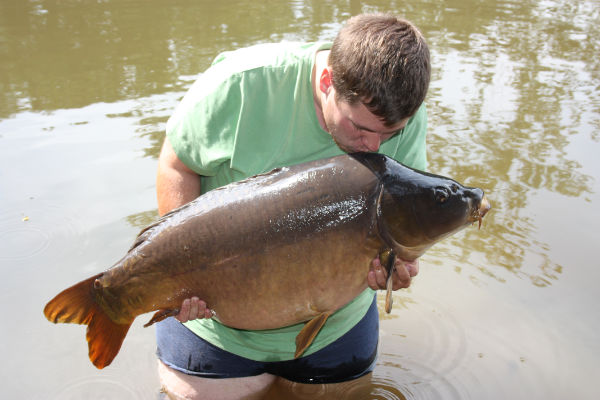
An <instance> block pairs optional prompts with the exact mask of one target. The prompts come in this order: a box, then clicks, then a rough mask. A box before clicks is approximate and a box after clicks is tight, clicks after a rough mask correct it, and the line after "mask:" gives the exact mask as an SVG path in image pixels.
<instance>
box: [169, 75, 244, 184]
mask: <svg viewBox="0 0 600 400" xmlns="http://www.w3.org/2000/svg"><path fill="white" fill-rule="evenodd" d="M235 79H236V77H235V76H229V77H227V78H222V77H221V76H219V72H218V71H217V70H216V69H211V68H209V69H208V70H207V71H206V72H204V73H203V74H202V75H201V76H200V77H199V78H198V80H197V81H196V82H195V83H194V84H193V85H192V87H191V88H190V89H189V91H188V92H187V93H186V95H185V96H184V98H183V99H182V101H181V102H180V103H179V105H178V106H177V108H176V109H175V112H174V113H173V115H172V116H171V118H169V120H168V122H167V129H166V132H167V137H168V138H169V141H170V142H171V145H172V146H173V149H174V150H175V153H176V154H177V156H178V157H179V159H180V160H181V161H182V162H183V163H184V164H185V165H186V166H188V167H189V168H190V169H192V170H193V171H195V172H196V173H197V174H199V175H203V176H214V175H215V174H216V173H217V171H218V169H219V167H220V166H221V165H222V164H224V163H227V162H228V161H229V160H230V159H231V156H232V153H233V147H234V141H235V137H234V135H233V134H232V132H235V131H236V129H235V126H236V124H237V116H238V115H239V109H240V106H241V96H240V93H239V86H238V85H236V84H235Z"/></svg>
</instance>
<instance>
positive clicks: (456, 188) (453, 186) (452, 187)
mask: <svg viewBox="0 0 600 400" xmlns="http://www.w3.org/2000/svg"><path fill="white" fill-rule="evenodd" d="M450 190H452V193H456V192H458V185H457V184H456V183H453V184H452V186H450Z"/></svg>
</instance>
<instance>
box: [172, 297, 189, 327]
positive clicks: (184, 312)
mask: <svg viewBox="0 0 600 400" xmlns="http://www.w3.org/2000/svg"><path fill="white" fill-rule="evenodd" d="M190 302H191V301H190V299H185V300H184V301H183V303H181V310H180V311H179V314H177V315H176V316H175V319H177V321H179V322H187V321H189V320H190Z"/></svg>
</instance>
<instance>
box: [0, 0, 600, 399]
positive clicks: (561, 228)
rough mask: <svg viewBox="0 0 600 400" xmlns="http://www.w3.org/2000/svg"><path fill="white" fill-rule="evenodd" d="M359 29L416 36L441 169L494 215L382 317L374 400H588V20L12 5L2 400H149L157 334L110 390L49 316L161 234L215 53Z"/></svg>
mask: <svg viewBox="0 0 600 400" xmlns="http://www.w3.org/2000/svg"><path fill="white" fill-rule="evenodd" d="M363 11H392V12H395V13H398V14H401V15H403V16H405V17H406V18H408V19H410V20H411V21H413V22H415V23H416V24H417V25H418V26H419V27H420V28H421V30H422V31H423V33H424V34H425V36H426V37H427V39H428V42H429V44H430V48H431V52H432V62H433V79H432V83H431V89H430V92H429V95H428V98H427V104H428V109H429V141H428V154H429V160H430V162H429V170H430V171H431V172H435V173H440V174H445V175H448V176H451V177H453V178H455V179H457V180H459V181H463V182H466V183H467V184H470V185H474V186H479V187H482V188H483V189H484V190H485V191H486V192H487V193H488V196H489V198H490V201H491V202H492V205H493V210H492V211H491V212H490V213H489V214H488V216H487V217H486V218H485V221H484V225H483V227H482V229H481V230H477V228H476V227H475V226H474V227H472V228H470V229H467V230H466V231H464V232H462V233H460V234H458V235H456V236H454V237H452V238H450V239H448V240H446V241H445V242H442V243H440V244H439V245H437V246H435V247H434V248H433V249H432V250H431V251H430V252H429V253H427V254H426V255H425V256H424V257H423V258H422V261H421V272H420V274H419V276H418V277H417V278H416V279H415V281H414V283H413V285H412V286H411V288H410V289H408V290H403V291H399V292H397V293H396V294H395V309H394V310H393V312H392V314H391V315H389V316H388V315H385V314H382V322H381V345H380V355H379V359H378V364H377V367H376V369H375V372H374V374H373V377H372V381H371V383H370V386H369V388H368V392H369V393H371V394H370V397H372V398H380V399H394V398H406V399H505V398H513V399H532V398H544V399H564V398H574V399H592V398H596V396H594V395H597V389H596V388H597V383H596V381H595V378H596V377H597V376H599V373H600V369H599V368H598V366H597V358H598V357H599V356H600V345H599V344H598V340H597V337H596V336H597V335H596V332H598V330H600V312H599V311H600V310H599V309H598V304H599V303H600V302H599V300H600V298H599V295H598V294H597V290H596V288H595V286H596V282H598V281H599V280H600V272H598V271H600V269H599V268H598V261H597V251H596V250H597V246H598V233H597V232H598V230H599V228H600V212H599V211H598V209H599V207H598V206H599V205H600V196H599V194H598V193H599V189H600V185H599V178H600V162H599V161H598V159H599V158H598V154H600V79H599V78H600V77H599V75H600V66H599V61H598V54H600V29H599V28H598V26H599V25H600V7H598V3H597V2H596V1H593V0H588V1H578V2H570V1H566V0H557V1H532V0H525V1H519V2H517V1H489V0H488V1H477V0H451V1H445V2H438V1H402V2H400V1H365V2H359V1H352V0H347V1H323V0H320V1H310V0H304V1H300V0H298V1H291V0H290V1H265V2H250V1H239V0H238V1H227V2H211V1H191V0H176V1H170V2H162V1H155V0H149V1H134V0H127V1H111V0H104V1H97V2H92V1H74V0H73V1H50V0H46V1H44V0H38V1H34V0H31V1H22V0H7V1H3V2H1V3H0V59H1V60H2V61H1V62H0V206H1V207H0V268H1V271H2V273H3V279H2V283H0V285H1V288H2V290H1V291H0V311H1V312H2V314H3V315H4V321H5V322H4V323H3V329H1V330H0V335H1V339H2V340H0V342H1V343H2V349H3V354H4V355H5V362H4V363H2V366H1V367H0V374H1V376H3V377H4V378H5V379H4V385H3V397H6V398H16V399H18V398H32V399H48V398H52V399H79V398H107V399H135V398H140V399H147V398H157V397H158V389H159V385H158V381H157V376H156V368H155V362H156V361H155V356H154V346H155V345H154V332H153V330H152V329H144V328H142V326H141V325H142V324H143V323H144V322H146V320H145V318H140V320H139V321H136V322H135V324H134V326H133V327H132V329H131V331H130V333H129V335H128V336H127V339H126V340H125V343H124V345H123V349H122V350H121V353H120V354H119V356H118V357H117V358H116V359H115V361H114V362H113V364H112V365H111V366H110V367H108V368H106V369H104V370H102V371H98V370H96V369H95V368H94V367H93V366H92V365H91V364H90V363H89V361H88V359H87V346H86V343H85V339H84V331H85V329H84V328H83V327H81V326H69V325H61V326H54V325H52V324H49V323H48V322H47V321H46V320H45V318H44V317H43V315H42V308H43V306H44V304H45V303H46V302H47V301H48V300H49V299H50V298H51V297H52V296H54V295H55V294H56V293H57V292H58V291H59V290H61V289H63V288H64V287H65V286H66V285H69V284H72V283H74V282H76V281H78V280H80V279H83V278H86V277H88V276H90V275H91V274H93V273H97V272H98V271H101V270H103V269H106V268H108V267H110V266H111V265H112V264H113V263H114V262H115V261H117V260H118V259H119V258H120V257H121V256H122V254H123V253H124V252H125V251H126V250H127V248H128V247H129V246H130V244H131V243H132V241H133V238H134V236H135V234H136V233H137V231H138V230H139V229H140V228H141V227H142V226H144V225H146V224H147V223H149V222H150V221H152V220H153V219H154V218H155V217H156V201H155V197H154V177H155V170H156V158H157V155H158V151H159V148H160V144H161V142H162V139H163V137H164V128H165V123H166V120H167V119H168V117H169V115H170V114H171V113H172V111H173V109H174V107H175V106H176V104H177V102H178V101H179V99H180V98H181V97H182V96H183V94H184V93H185V90H186V89H187V88H188V87H189V86H190V85H191V83H192V82H193V81H194V79H195V78H196V77H197V76H198V75H199V74H200V73H201V72H202V70H204V69H205V68H206V67H207V66H208V65H209V63H210V61H211V60H212V58H213V57H214V56H215V55H216V54H217V53H218V52H220V51H223V50H230V49H233V48H237V47H241V46H246V45H251V44H255V43H262V42H271V41H282V40H288V41H289V40H302V41H314V40H331V39H332V38H333V37H334V35H335V33H336V32H337V30H338V29H339V27H340V24H341V23H342V22H343V21H344V20H345V19H347V18H348V17H349V16H351V15H354V14H357V13H359V12H363ZM352 393H354V394H356V393H359V391H352V390H350V389H349V390H348V392H346V393H338V397H351V396H352ZM361 393H363V392H361ZM298 396H299V397H301V396H300V395H298ZM356 396H358V395H356ZM361 396H362V395H361Z"/></svg>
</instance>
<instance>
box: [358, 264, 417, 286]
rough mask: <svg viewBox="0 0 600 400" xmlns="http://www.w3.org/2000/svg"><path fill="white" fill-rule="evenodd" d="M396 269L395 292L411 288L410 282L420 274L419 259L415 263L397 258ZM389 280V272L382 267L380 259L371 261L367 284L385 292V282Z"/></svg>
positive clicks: (394, 277)
mask: <svg viewBox="0 0 600 400" xmlns="http://www.w3.org/2000/svg"><path fill="white" fill-rule="evenodd" d="M395 266H396V269H395V273H394V276H393V277H392V279H393V280H394V281H393V287H392V289H393V290H398V289H404V288H407V287H409V286H410V281H411V279H412V277H413V276H415V275H417V274H418V273H419V259H416V260H414V261H405V260H402V259H400V258H396V264H395ZM386 279H387V272H386V271H385V268H384V267H383V266H382V265H381V261H380V260H379V257H376V258H375V259H374V260H373V261H371V268H370V269H369V273H368V274H367V283H368V284H369V287H370V288H371V289H373V290H384V289H385V281H386Z"/></svg>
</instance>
